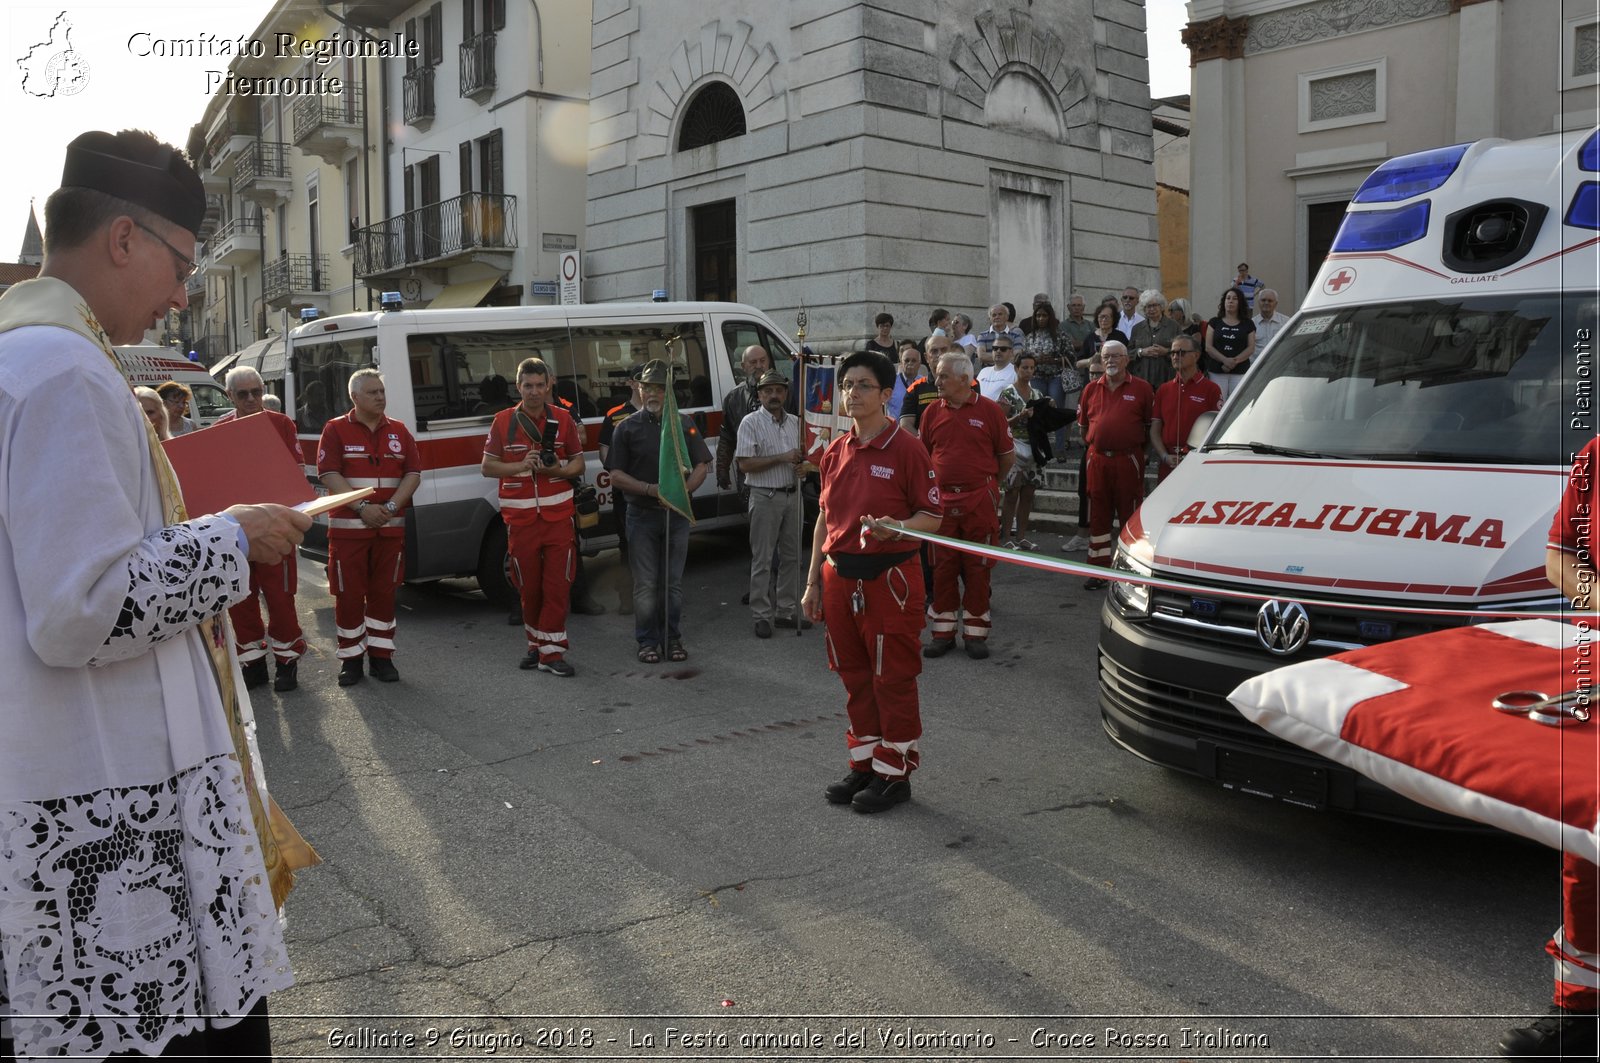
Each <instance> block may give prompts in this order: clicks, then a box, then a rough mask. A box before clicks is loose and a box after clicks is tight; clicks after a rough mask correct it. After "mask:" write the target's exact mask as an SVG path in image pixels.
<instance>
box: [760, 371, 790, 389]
mask: <svg viewBox="0 0 1600 1063" xmlns="http://www.w3.org/2000/svg"><path fill="white" fill-rule="evenodd" d="M769 384H782V385H783V386H784V387H788V386H789V378H788V377H786V376H784V375H783V374H782V373H780V372H778V371H777V370H776V369H768V370H767V371H766V372H765V373H762V374H761V377H760V379H758V380H757V381H756V390H757V391H760V390H761V389H762V388H764V387H766V386H768V385H769Z"/></svg>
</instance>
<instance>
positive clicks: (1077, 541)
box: [1061, 535, 1089, 554]
mask: <svg viewBox="0 0 1600 1063" xmlns="http://www.w3.org/2000/svg"><path fill="white" fill-rule="evenodd" d="M1088 549H1089V540H1088V539H1085V538H1084V537H1083V536H1081V535H1074V536H1073V537H1072V538H1071V539H1068V540H1067V541H1066V542H1065V543H1063V544H1062V546H1061V552H1062V553H1064V554H1076V553H1082V552H1083V551H1085V550H1088Z"/></svg>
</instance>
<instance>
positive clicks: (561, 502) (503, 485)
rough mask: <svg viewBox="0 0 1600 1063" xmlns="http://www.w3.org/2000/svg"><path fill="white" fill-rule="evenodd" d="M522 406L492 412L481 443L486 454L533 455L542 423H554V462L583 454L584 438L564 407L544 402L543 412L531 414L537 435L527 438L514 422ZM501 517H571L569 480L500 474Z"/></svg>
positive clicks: (514, 520)
mask: <svg viewBox="0 0 1600 1063" xmlns="http://www.w3.org/2000/svg"><path fill="white" fill-rule="evenodd" d="M520 409H522V407H521V406H513V407H512V408H511V409H509V410H501V411H500V412H499V413H497V414H495V415H494V423H493V424H491V425H490V426H489V438H488V439H486V440H484V442H483V453H484V456H485V457H490V458H494V459H496V460H497V461H511V462H516V461H521V460H522V459H523V458H526V457H527V456H528V452H529V451H530V450H531V451H532V452H533V453H534V454H535V455H537V454H538V453H539V451H540V450H541V449H543V446H544V431H545V426H546V425H548V424H550V423H551V422H552V421H553V422H554V423H555V425H556V441H555V452H556V464H558V465H565V464H566V463H567V462H569V461H571V460H572V459H573V458H574V457H576V456H577V455H579V454H582V453H583V439H582V437H580V436H579V435H578V426H577V424H576V423H575V422H574V421H573V420H572V417H571V416H570V415H569V414H568V413H567V411H566V410H563V409H561V408H560V407H558V406H552V405H550V404H549V403H546V404H545V407H544V410H543V412H541V413H540V414H539V416H537V417H530V418H529V420H531V421H532V422H533V429H534V431H535V432H537V433H538V436H537V437H536V438H533V439H529V438H528V433H527V432H524V431H523V430H522V426H521V425H519V424H518V423H517V411H518V410H520ZM500 519H501V520H503V521H505V522H506V523H507V524H532V523H534V522H536V521H540V520H544V521H550V522H555V521H562V520H571V519H572V481H571V480H562V479H558V478H557V477H554V476H534V475H531V474H529V475H526V476H502V477H501V478H500Z"/></svg>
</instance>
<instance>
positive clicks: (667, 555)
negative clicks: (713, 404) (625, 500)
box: [656, 336, 678, 662]
mask: <svg viewBox="0 0 1600 1063" xmlns="http://www.w3.org/2000/svg"><path fill="white" fill-rule="evenodd" d="M677 339H678V337H677V336H673V337H672V338H671V339H669V340H667V343H666V348H667V394H669V395H676V394H677V392H675V391H673V390H672V389H673V386H674V385H675V384H676V383H677V382H676V381H675V380H673V379H672V377H673V365H672V345H673V343H675V342H676V341H677ZM677 408H678V406H677V403H672V404H671V412H673V413H676V411H677ZM668 412H669V410H668V403H667V402H666V401H665V399H663V400H662V403H661V421H662V428H663V431H665V427H666V418H667V413H668ZM656 480H657V484H656V501H657V503H658V504H660V506H661V522H662V523H661V656H662V659H663V660H666V661H668V662H670V661H671V660H672V507H671V506H668V505H666V504H665V503H664V502H661V485H660V483H659V481H660V480H661V462H660V460H659V459H657V461H656Z"/></svg>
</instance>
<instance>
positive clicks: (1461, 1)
mask: <svg viewBox="0 0 1600 1063" xmlns="http://www.w3.org/2000/svg"><path fill="white" fill-rule="evenodd" d="M1499 2H1500V0H1450V13H1451V14H1452V15H1454V14H1457V13H1459V12H1460V11H1461V9H1462V8H1464V7H1471V6H1472V5H1473V4H1498V3H1499Z"/></svg>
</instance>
